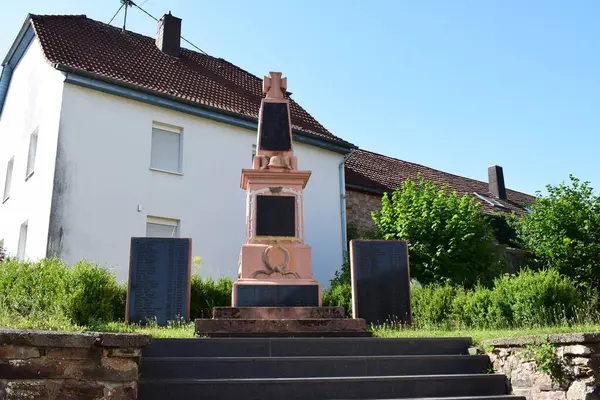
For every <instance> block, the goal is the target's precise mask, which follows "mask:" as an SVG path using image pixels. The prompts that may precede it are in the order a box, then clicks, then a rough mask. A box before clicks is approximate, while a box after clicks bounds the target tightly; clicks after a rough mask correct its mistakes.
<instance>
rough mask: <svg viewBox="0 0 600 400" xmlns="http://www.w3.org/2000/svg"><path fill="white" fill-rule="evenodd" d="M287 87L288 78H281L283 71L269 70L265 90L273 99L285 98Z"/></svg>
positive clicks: (264, 83)
mask: <svg viewBox="0 0 600 400" xmlns="http://www.w3.org/2000/svg"><path fill="white" fill-rule="evenodd" d="M286 89H287V78H281V72H269V76H265V79H264V80H263V92H264V93H266V94H267V97H268V98H271V99H283V94H284V93H285V90H286Z"/></svg>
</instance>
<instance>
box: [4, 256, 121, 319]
mask: <svg viewBox="0 0 600 400" xmlns="http://www.w3.org/2000/svg"><path fill="white" fill-rule="evenodd" d="M125 293H126V290H125V287H124V286H122V285H119V284H118V283H117V281H116V278H115V276H114V274H113V273H112V272H110V271H109V270H108V269H106V268H104V267H99V266H97V265H94V264H91V263H88V262H80V263H78V264H77V265H75V266H74V267H73V268H71V267H69V266H68V265H67V264H65V263H64V262H62V261H60V260H58V259H42V260H40V261H36V262H24V261H19V260H17V259H14V258H7V259H6V260H4V261H3V262H2V263H1V264H0V310H1V312H2V315H3V318H7V316H10V317H11V318H14V319H15V320H18V319H20V318H29V319H31V320H39V321H43V320H55V321H61V322H60V323H61V324H67V323H70V324H75V325H87V324H90V323H92V322H95V321H112V320H116V319H123V317H124V313H125Z"/></svg>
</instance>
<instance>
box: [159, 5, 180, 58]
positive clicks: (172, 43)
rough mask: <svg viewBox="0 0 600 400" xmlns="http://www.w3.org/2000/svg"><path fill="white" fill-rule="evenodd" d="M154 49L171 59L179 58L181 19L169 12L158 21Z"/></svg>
mask: <svg viewBox="0 0 600 400" xmlns="http://www.w3.org/2000/svg"><path fill="white" fill-rule="evenodd" d="M156 47H158V49H159V50H160V51H162V52H163V53H165V54H166V55H168V56H171V57H179V50H180V48H181V18H177V17H174V16H172V15H171V11H169V13H168V14H165V15H163V17H162V18H161V19H160V21H158V24H157V29H156Z"/></svg>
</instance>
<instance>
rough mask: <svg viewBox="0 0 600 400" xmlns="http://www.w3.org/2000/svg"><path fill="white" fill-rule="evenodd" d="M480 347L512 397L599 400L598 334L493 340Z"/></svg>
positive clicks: (599, 354) (535, 399)
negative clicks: (504, 377) (501, 375)
mask: <svg viewBox="0 0 600 400" xmlns="http://www.w3.org/2000/svg"><path fill="white" fill-rule="evenodd" d="M482 347H483V348H484V349H485V351H486V352H487V354H488V355H489V357H490V360H491V362H492V366H493V368H494V370H495V371H496V372H498V373H501V374H505V375H506V377H507V379H508V382H507V383H508V385H509V386H510V388H511V390H512V393H513V394H515V395H519V396H525V397H526V399H527V400H555V399H556V400H598V399H600V332H595V333H569V334H556V335H547V336H543V337H541V336H538V337H532V336H530V337H522V338H517V339H514V338H513V339H494V340H488V341H484V342H483V343H482ZM548 371H549V372H548Z"/></svg>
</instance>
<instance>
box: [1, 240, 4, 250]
mask: <svg viewBox="0 0 600 400" xmlns="http://www.w3.org/2000/svg"><path fill="white" fill-rule="evenodd" d="M3 248H4V239H0V250H2V249H3Z"/></svg>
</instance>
